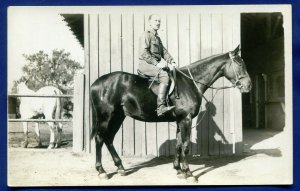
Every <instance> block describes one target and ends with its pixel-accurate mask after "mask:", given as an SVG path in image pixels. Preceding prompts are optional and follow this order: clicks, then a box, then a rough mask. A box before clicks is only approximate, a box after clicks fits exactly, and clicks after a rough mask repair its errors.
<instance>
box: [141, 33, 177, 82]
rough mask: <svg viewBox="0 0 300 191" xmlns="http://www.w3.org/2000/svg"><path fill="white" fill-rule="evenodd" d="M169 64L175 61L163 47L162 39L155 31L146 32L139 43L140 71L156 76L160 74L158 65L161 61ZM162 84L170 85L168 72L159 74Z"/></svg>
mask: <svg viewBox="0 0 300 191" xmlns="http://www.w3.org/2000/svg"><path fill="white" fill-rule="evenodd" d="M162 58H163V59H164V60H166V62H167V63H172V62H173V61H174V59H173V58H172V56H171V55H170V54H169V52H168V51H167V49H166V48H165V47H164V46H163V44H162V41H161V39H160V37H159V36H158V35H157V32H156V31H155V30H153V29H148V30H146V31H145V32H144V33H143V34H142V36H141V37H140V42H139V60H140V62H139V70H140V71H141V72H143V73H144V74H147V75H149V76H155V75H156V74H157V73H158V72H159V69H160V68H159V67H157V66H156V65H157V64H158V63H159V62H160V61H161V59H162ZM159 80H160V82H161V83H166V84H168V82H169V76H168V74H167V72H165V71H163V70H162V71H161V72H160V74H159Z"/></svg>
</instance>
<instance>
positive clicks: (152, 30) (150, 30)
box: [147, 27, 157, 36]
mask: <svg viewBox="0 0 300 191" xmlns="http://www.w3.org/2000/svg"><path fill="white" fill-rule="evenodd" d="M147 31H149V32H151V33H152V34H153V35H154V36H157V31H156V30H154V29H152V28H150V27H149V28H148V29H147Z"/></svg>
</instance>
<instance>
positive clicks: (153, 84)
mask: <svg viewBox="0 0 300 191" xmlns="http://www.w3.org/2000/svg"><path fill="white" fill-rule="evenodd" d="M137 73H138V75H139V76H140V77H142V78H145V79H147V80H148V83H149V86H150V85H151V86H150V88H151V90H152V92H153V93H154V94H155V95H157V94H158V86H159V81H158V78H155V77H153V76H149V75H147V74H144V73H143V72H141V71H140V70H139V69H138V70H137ZM168 74H169V76H170V80H171V83H169V87H168V89H169V92H168V95H169V96H170V95H171V94H172V93H173V92H174V89H175V79H174V76H173V75H172V73H171V72H170V71H168Z"/></svg>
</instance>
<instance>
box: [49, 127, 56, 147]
mask: <svg viewBox="0 0 300 191" xmlns="http://www.w3.org/2000/svg"><path fill="white" fill-rule="evenodd" d="M48 125H49V130H50V143H49V146H48V149H53V148H54V147H55V126H54V123H53V122H48Z"/></svg>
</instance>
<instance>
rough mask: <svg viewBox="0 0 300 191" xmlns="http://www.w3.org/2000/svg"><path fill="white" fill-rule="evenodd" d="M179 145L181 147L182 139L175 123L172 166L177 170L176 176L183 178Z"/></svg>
mask: <svg viewBox="0 0 300 191" xmlns="http://www.w3.org/2000/svg"><path fill="white" fill-rule="evenodd" d="M181 147H182V139H181V131H180V129H179V127H178V124H177V132H176V148H175V159H174V162H173V167H174V169H175V170H176V171H177V177H178V178H185V175H184V174H183V173H182V170H181V166H180V161H181Z"/></svg>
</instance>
